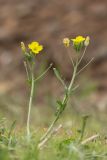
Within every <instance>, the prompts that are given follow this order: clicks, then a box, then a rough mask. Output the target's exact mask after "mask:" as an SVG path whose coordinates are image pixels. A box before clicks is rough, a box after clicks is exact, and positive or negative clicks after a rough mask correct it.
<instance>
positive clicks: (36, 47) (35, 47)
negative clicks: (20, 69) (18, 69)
mask: <svg viewBox="0 0 107 160" xmlns="http://www.w3.org/2000/svg"><path fill="white" fill-rule="evenodd" d="M21 49H22V51H23V53H24V55H25V57H26V58H27V59H28V60H31V59H32V58H33V57H34V55H37V54H39V53H40V52H41V51H42V50H43V46H42V45H40V44H39V43H38V42H36V41H34V42H31V43H29V44H28V48H27V49H26V47H25V44H24V42H21Z"/></svg>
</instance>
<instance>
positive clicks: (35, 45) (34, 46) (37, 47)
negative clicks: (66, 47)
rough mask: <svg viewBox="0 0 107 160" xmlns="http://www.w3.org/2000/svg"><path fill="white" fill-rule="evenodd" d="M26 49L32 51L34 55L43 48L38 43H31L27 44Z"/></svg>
mask: <svg viewBox="0 0 107 160" xmlns="http://www.w3.org/2000/svg"><path fill="white" fill-rule="evenodd" d="M28 48H29V49H30V50H31V51H32V53H34V54H38V53H39V52H40V51H42V50H43V46H42V45H40V44H39V43H38V42H32V43H30V44H28Z"/></svg>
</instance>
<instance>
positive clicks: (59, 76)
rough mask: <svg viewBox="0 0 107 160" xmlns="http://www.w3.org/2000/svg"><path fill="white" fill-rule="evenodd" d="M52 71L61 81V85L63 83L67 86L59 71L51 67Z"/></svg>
mask: <svg viewBox="0 0 107 160" xmlns="http://www.w3.org/2000/svg"><path fill="white" fill-rule="evenodd" d="M53 71H54V74H55V75H56V77H57V78H58V80H59V81H60V82H61V83H62V85H63V86H64V87H65V88H67V87H66V84H65V82H64V80H63V79H62V77H61V74H60V73H59V71H58V70H57V69H56V68H53Z"/></svg>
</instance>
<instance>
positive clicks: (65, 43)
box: [63, 38, 70, 47]
mask: <svg viewBox="0 0 107 160" xmlns="http://www.w3.org/2000/svg"><path fill="white" fill-rule="evenodd" d="M63 44H64V45H65V47H69V45H70V40H69V38H64V39H63Z"/></svg>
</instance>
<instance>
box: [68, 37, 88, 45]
mask: <svg viewBox="0 0 107 160" xmlns="http://www.w3.org/2000/svg"><path fill="white" fill-rule="evenodd" d="M71 40H72V41H73V43H75V44H80V43H82V42H84V41H85V38H84V37H83V36H77V37H76V38H75V39H71Z"/></svg>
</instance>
